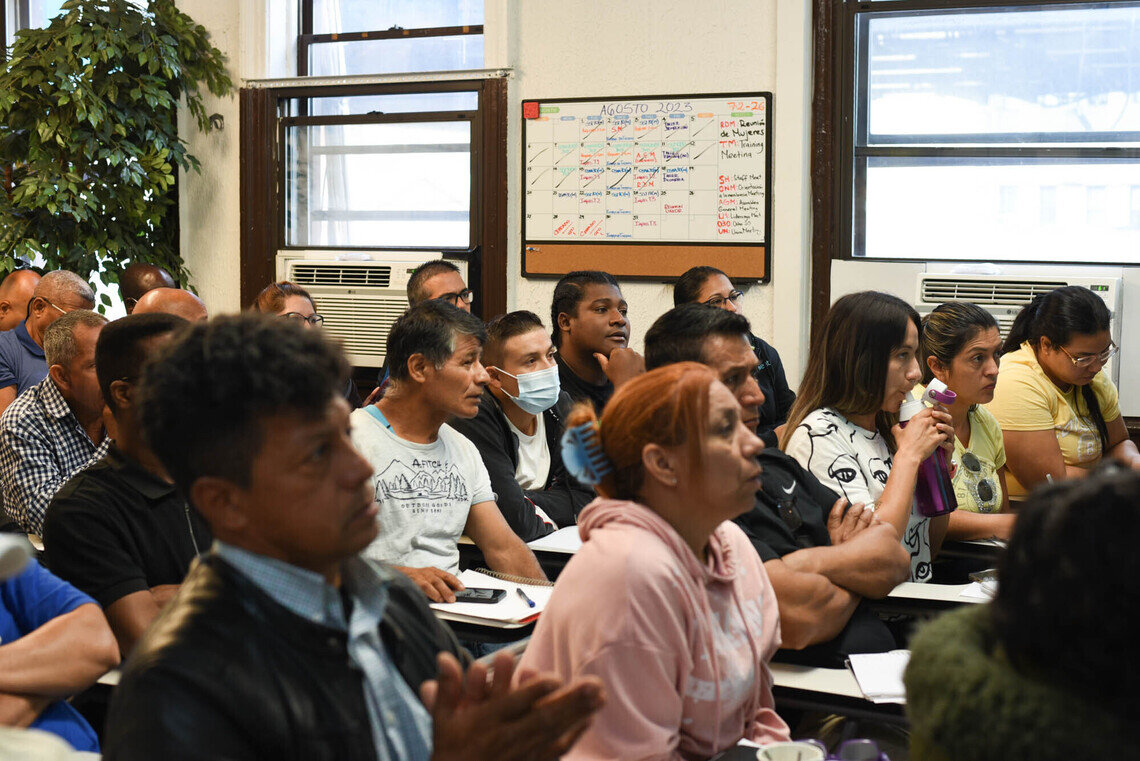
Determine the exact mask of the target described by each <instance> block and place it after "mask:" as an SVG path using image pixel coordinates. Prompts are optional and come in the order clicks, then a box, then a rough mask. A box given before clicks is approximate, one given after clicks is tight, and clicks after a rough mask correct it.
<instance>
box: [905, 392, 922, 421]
mask: <svg viewBox="0 0 1140 761" xmlns="http://www.w3.org/2000/svg"><path fill="white" fill-rule="evenodd" d="M924 409H926V405H924V404H923V403H922V400H921V399H915V398H914V394H912V393H910V392H909V391H908V392H907V394H906V401H905V402H903V403H902V406H901V407H899V422H902V423H905V422H906V421H908V420H910V419H911V418H912V417H914V416H915V415H917V414H918V413H919V412H922V411H923V410H924Z"/></svg>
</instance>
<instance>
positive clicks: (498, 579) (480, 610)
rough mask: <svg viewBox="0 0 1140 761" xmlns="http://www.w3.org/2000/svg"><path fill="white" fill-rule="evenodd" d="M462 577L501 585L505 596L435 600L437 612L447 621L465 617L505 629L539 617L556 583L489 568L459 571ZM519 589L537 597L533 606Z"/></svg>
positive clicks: (474, 583)
mask: <svg viewBox="0 0 1140 761" xmlns="http://www.w3.org/2000/svg"><path fill="white" fill-rule="evenodd" d="M459 580H460V581H462V582H463V586H465V587H489V588H491V589H502V590H505V591H506V593H507V594H506V596H505V597H503V599H502V600H499V601H498V602H497V603H494V604H491V605H486V604H481V603H472V602H452V603H442V602H433V603H431V607H432V610H434V611H435V613H436V615H437V616H439V617H440V618H442V619H445V620H448V621H462V622H465V623H471V624H483V625H485V626H496V627H500V628H504V629H514V628H518V627H521V626H526V625H527V624H529V623H530V622H531V621H533V620H535V619H536V618H538V616H539V614H540V613H542V609H543V608H545V607H546V603H547V602H549V601H550V594H551V593H552V592H553V591H554V585H553V584H551V583H550V582H549V581H540V580H537V579H524V578H521V577H517V576H509V575H507V574H500V573H494V572H492V571H487V570H486V569H479V570H478V571H476V570H472V569H470V568H469V569H467V570H466V571H462V572H460V574H459ZM519 589H521V590H522V591H523V592H525V593H526V596H527V597H529V598H530V599H531V600H533V601H534V607H533V608H532V607H530V606H529V605H527V604H526V603H525V602H524V601H523V599H522V598H521V597H519V595H518V590H519Z"/></svg>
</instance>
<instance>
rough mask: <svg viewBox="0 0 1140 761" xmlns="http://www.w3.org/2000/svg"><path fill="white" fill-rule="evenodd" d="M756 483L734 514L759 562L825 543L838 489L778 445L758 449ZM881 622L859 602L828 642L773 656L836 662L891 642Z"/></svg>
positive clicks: (833, 665) (879, 649) (882, 648)
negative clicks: (750, 500) (746, 504)
mask: <svg viewBox="0 0 1140 761" xmlns="http://www.w3.org/2000/svg"><path fill="white" fill-rule="evenodd" d="M760 466H761V467H762V468H763V469H764V473H763V474H762V475H761V476H760V480H761V489H760V491H758V492H756V504H755V505H754V506H753V508H752V509H751V510H749V511H748V512H747V513H745V514H744V515H742V516H740V517H739V518H737V519H736V524H737V525H738V526H740V527H741V528H742V529H744V533H745V534H747V536H748V539H749V540H750V541H751V542H752V546H753V547H755V548H756V552H757V553H758V554H759V555H760V559H761V560H762V561H764V562H768V561H769V560H776V559H777V558H782V557H783V556H784V555H788V554H790V553H792V552H796V551H797V550H802V549H807V548H809V547H829V546H830V545H831V535H830V534H829V533H828V532H827V516H828V514H829V513H830V512H831V508H832V506H833V505H834V504H835V501H836V500H837V499H839V495H837V494H836V493H835V492H833V491H831V490H830V489H828V488H827V487H826V486H824V485H823V484H821V483H820V482H819V479H817V478H816V477H815V476H813V475H812V474H811V473H809V472H808V471H807V470H805V469H804V468H803V466H801V465H800V464H799V463H798V462H796V461H795V460H794V459H792V458H791V457H789V456H788V455H786V454H784V453H783V452H781V451H780V450H778V449H765V450H763V451H762V452H761V453H760ZM897 646H898V645H897V643H896V641H895V638H894V635H892V634H891V631H890V629H888V628H887V626H886V624H884V623H883V622H882V621H880V620H879V618H878V617H877V616H876V615H875V614H874V613H873V612H871V610H870V609H869V608H868V607H867V605H866V603H865V602H860V603H859V606H858V607H857V608H856V609H855V612H854V613H853V614H852V615H851V618H850V620H849V621H848V622H847V626H846V627H844V628H843V630H842V631H841V632H840V633H839V635H838V636H836V637H835V638H834V639H832V640H830V641H828V642H821V643H819V644H816V645H811V646H810V647H806V648H804V649H803V650H780V651H779V652H778V654H777V655H776V660H778V661H784V662H790V663H804V664H808V665H813V666H824V667H828V668H839V667H842V666H843V664H844V660H845V659H846V658H847V656H848V655H850V654H851V653H880V652H885V651H887V650H891V649H894V648H895V647H897Z"/></svg>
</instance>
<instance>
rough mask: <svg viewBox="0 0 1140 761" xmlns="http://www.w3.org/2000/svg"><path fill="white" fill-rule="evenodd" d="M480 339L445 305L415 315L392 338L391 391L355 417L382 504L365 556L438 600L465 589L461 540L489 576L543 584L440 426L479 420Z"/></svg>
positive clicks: (457, 440) (473, 462) (478, 326)
mask: <svg viewBox="0 0 1140 761" xmlns="http://www.w3.org/2000/svg"><path fill="white" fill-rule="evenodd" d="M485 338H486V332H485V331H484V329H483V323H482V322H480V321H479V319H478V318H477V317H474V316H472V315H471V314H469V313H467V312H464V311H461V310H459V309H457V308H456V307H454V306H452V305H451V304H447V303H443V302H440V301H427V302H424V303H422V304H419V305H417V306H414V307H412V308H411V309H409V310H408V311H407V312H406V313H405V314H404V315H403V316H402V317H400V318H399V319H398V320H397V321H396V323H395V324H394V325H393V326H392V331H391V332H390V333H389V334H388V349H387V353H388V365H389V369H390V385H389V388H388V391H387V392H386V393H385V394H384V397H383V398H382V399H380V400H379V401H378V402H376V403H375V404H371V405H367V406H365V407H363V408H361V409H358V410H356V411H355V412H353V413H352V417H351V420H352V440H353V443H354V444H355V445H356V447H357V449H359V450H360V452H361V453H362V454H363V455H364V457H365V458H366V459H367V460H368V461H369V462H370V463H371V464H372V468H373V471H374V472H373V475H372V484H373V488H374V489H375V494H376V502H377V504H378V505H379V506H380V514H379V516H378V518H377V520H378V522H379V524H380V534H379V535H378V536H377V537H376V539H375V540H374V541H373V542H372V544H371V545H369V546H368V548H367V549H366V550H365V551H364V555H365V556H366V557H369V558H373V559H376V560H381V561H384V562H386V563H389V564H391V565H393V566H395V567H396V568H397V569H398V570H400V571H402V572H403V573H405V574H407V575H408V576H409V577H411V579H412V580H413V581H414V582H416V584H417V585H418V586H419V587H420V589H422V590H423V592H424V594H426V595H427V596H428V597H429V598H431V599H432V600H434V601H437V602H451V601H453V600H454V599H455V595H454V593H453V590H456V589H462V588H463V585H462V584H461V583H460V582H459V580H458V579H457V578H456V577H455V573H456V572H458V570H459V547H458V540H459V537H460V536H461V535H462V534H467V535H468V536H469V537H471V539H472V540H474V542H475V544H476V545H477V546H478V547H479V549H480V550H481V551H482V552H483V556H484V557H485V558H486V560H487V563H488V565H490V566H491V569H492V570H495V571H500V572H503V573H509V574H515V575H519V576H527V577H531V578H536V579H542V578H545V576H544V575H543V573H542V569H541V568H540V567H539V565H538V561H537V560H535V557H534V554H533V553H532V552H531V551H530V548H528V547H527V546H526V544H524V543H523V541H522V540H521V539H519V538H518V537H517V536H516V535H515V533H514V532H513V531H511V528H510V526H508V525H507V522H506V520H505V519H504V518H503V515H502V513H501V512H500V511H499V508H498V506H497V505H496V504H495V494H494V492H493V491H492V490H491V480H490V477H489V476H488V475H487V469H486V467H485V466H484V465H483V460H482V458H481V457H480V456H479V452H478V450H477V449H476V448H475V445H474V444H472V443H471V442H470V441H468V440H467V439H466V438H464V437H463V436H462V435H461V434H459V433H458V432H456V431H455V430H454V429H453V428H452V427H451V426H449V425H447V424H446V421H447V420H448V419H450V418H453V417H457V418H471V417H474V416H475V414H476V413H477V412H478V409H479V397H480V396H481V395H482V393H483V389H484V387H485V386H486V385H487V382H488V375H487V371H486V370H485V369H484V368H483V365H482V364H481V363H480V361H479V358H480V355H481V353H482V350H483V341H484V340H485Z"/></svg>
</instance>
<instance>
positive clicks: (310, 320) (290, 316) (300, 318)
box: [281, 312, 325, 328]
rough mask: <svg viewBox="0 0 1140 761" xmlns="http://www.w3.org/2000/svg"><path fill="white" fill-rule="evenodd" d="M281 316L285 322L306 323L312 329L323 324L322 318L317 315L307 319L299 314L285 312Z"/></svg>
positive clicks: (323, 319)
mask: <svg viewBox="0 0 1140 761" xmlns="http://www.w3.org/2000/svg"><path fill="white" fill-rule="evenodd" d="M281 316H282V317H284V318H285V319H287V320H298V321H300V322H307V323H309V324H310V325H312V326H313V327H314V328H319V327H320V326H322V325H324V324H325V318H324V316H323V315H319V314H311V315H309V316H308V317H306V316H305V315H303V314H301V313H300V312H286V313H285V314H283V315H281Z"/></svg>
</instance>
